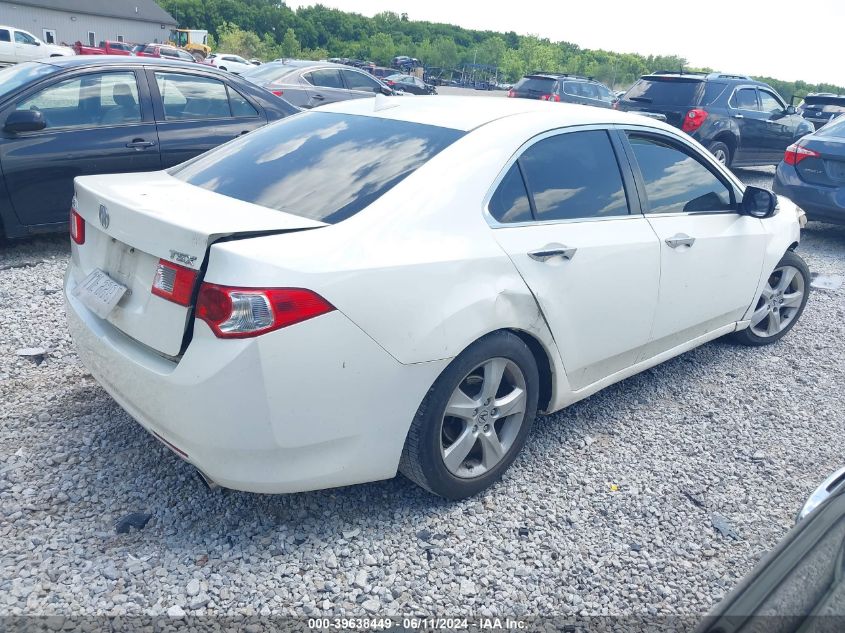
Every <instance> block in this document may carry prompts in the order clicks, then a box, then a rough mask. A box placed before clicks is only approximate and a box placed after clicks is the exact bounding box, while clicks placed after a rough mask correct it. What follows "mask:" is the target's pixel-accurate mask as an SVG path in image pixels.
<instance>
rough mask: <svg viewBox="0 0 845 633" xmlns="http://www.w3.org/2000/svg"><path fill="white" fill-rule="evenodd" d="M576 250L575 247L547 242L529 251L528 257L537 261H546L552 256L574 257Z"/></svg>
mask: <svg viewBox="0 0 845 633" xmlns="http://www.w3.org/2000/svg"><path fill="white" fill-rule="evenodd" d="M577 250H578V249H577V248H569V247H568V246H564V245H563V244H547V245H546V246H544V247H543V248H541V249H538V250H536V251H531V252H529V253H528V257H530V258H531V259H533V260H534V261H537V262H547V261H549V260H550V259H552V258H554V257H561V258H563V259H572V258H573V257H575V252H576V251H577Z"/></svg>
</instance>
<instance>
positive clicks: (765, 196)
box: [740, 187, 778, 219]
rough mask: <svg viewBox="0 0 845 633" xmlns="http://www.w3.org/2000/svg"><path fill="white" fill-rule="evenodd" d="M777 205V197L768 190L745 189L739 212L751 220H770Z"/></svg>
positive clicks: (758, 188)
mask: <svg viewBox="0 0 845 633" xmlns="http://www.w3.org/2000/svg"><path fill="white" fill-rule="evenodd" d="M777 204H778V199H777V196H775V194H773V193H772V192H771V191H769V190H768V189H761V188H760V187H746V188H745V193H744V194H743V196H742V204H741V205H740V210H741V211H742V212H743V213H744V214H746V215H750V216H751V217H752V218H760V219H763V218H770V217H772V216H773V215H774V213H775V208H776V207H777Z"/></svg>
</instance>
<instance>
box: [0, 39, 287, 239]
mask: <svg viewBox="0 0 845 633" xmlns="http://www.w3.org/2000/svg"><path fill="white" fill-rule="evenodd" d="M298 111H299V109H298V108H295V107H294V106H292V105H291V104H289V103H288V102H286V101H284V100H283V99H281V98H279V97H277V96H275V95H273V94H270V93H269V92H267V91H266V90H264V89H262V88H259V87H258V86H255V85H254V84H251V83H249V82H248V81H245V80H243V79H240V78H239V77H237V76H235V75H232V74H230V73H227V72H223V71H221V70H217V69H216V68H214V67H213V66H206V65H203V64H197V63H194V62H182V61H171V60H166V59H159V58H152V57H126V56H121V57H114V56H110V55H90V56H89V55H83V56H74V57H59V58H55V59H54V58H50V59H43V60H40V61H36V62H28V63H25V64H18V65H17V66H12V67H10V68H5V69H3V70H0V239H2V238H3V236H4V234H5V237H7V238H18V237H25V236H27V235H31V234H33V233H43V232H48V231H64V230H67V225H68V212H69V209H70V201H71V198H72V197H73V179H74V178H75V177H76V176H86V175H89V174H111V173H124V172H139V171H156V170H160V169H167V168H168V167H172V166H174V165H176V164H178V163H181V162H184V161H186V160H188V159H190V158H193V157H194V156H197V155H198V154H201V153H203V152H205V151H208V150H210V149H211V148H213V147H216V146H217V145H220V144H222V143H225V142H226V141H229V140H231V139H233V138H236V137H237V136H240V135H241V134H246V133H247V132H250V131H251V130H255V129H257V128H259V127H261V126H262V125H266V124H267V123H270V122H273V121H276V120H278V119H281V118H283V117H286V116H288V115H291V114H294V113H295V112H298Z"/></svg>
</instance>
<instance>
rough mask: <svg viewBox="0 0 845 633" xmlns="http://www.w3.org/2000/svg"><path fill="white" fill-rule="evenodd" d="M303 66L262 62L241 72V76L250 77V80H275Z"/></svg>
mask: <svg viewBox="0 0 845 633" xmlns="http://www.w3.org/2000/svg"><path fill="white" fill-rule="evenodd" d="M301 68H302V67H301V66H287V65H285V64H262V65H261V66H256V67H255V68H249V69H247V70H245V71H244V72H242V73H241V77H249V80H250V81H255V80H256V79H258V80H260V81H275V80H277V79H280V78H281V77H284V76H286V75H289V74H291V73H292V72H293V71H295V70H299V69H301Z"/></svg>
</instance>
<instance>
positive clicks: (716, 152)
mask: <svg viewBox="0 0 845 633" xmlns="http://www.w3.org/2000/svg"><path fill="white" fill-rule="evenodd" d="M707 149H708V150H710V153H711V154H713V156H715V157H716V160H718V161H719V162H720V163H722V164H723V165H724V166H725V167H730V166H731V163H732V162H733V156H732V155H731V148H730V147H728V146H727V144H726V143H723V142H722V141H713V142H712V143H710V145H708V146H707ZM721 156H724V158H725V160H722V159H721Z"/></svg>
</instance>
